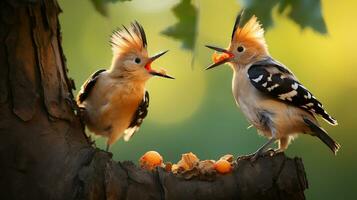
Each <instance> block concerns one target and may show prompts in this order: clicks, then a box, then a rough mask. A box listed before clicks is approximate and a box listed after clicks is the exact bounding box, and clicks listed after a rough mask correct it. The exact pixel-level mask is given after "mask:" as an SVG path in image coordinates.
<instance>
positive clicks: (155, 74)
mask: <svg viewBox="0 0 357 200" xmlns="http://www.w3.org/2000/svg"><path fill="white" fill-rule="evenodd" d="M168 51H169V50H166V51H163V52H161V53H158V54H156V55H154V56H152V57H150V58H149V61H148V62H147V64H146V65H145V69H146V70H147V71H148V72H149V73H150V74H151V75H153V76H160V77H163V78H169V79H175V78H174V77H172V76H169V75H167V74H166V73H164V72H160V71H156V70H154V69H152V68H151V63H152V62H154V61H155V60H156V59H158V58H160V57H161V56H163V55H164V54H165V53H167V52H168Z"/></svg>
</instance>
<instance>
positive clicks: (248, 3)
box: [241, 0, 279, 30]
mask: <svg viewBox="0 0 357 200" xmlns="http://www.w3.org/2000/svg"><path fill="white" fill-rule="evenodd" d="M241 3H242V5H243V7H244V8H245V10H244V15H243V17H244V18H243V19H242V24H244V23H245V22H247V20H249V18H250V17H251V16H253V15H255V16H257V17H258V19H259V21H260V22H261V23H262V25H263V27H264V29H266V30H267V29H269V28H270V27H272V26H273V25H274V22H273V17H272V10H273V8H274V7H275V6H276V5H278V3H279V0H241Z"/></svg>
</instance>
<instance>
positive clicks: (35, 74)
mask: <svg viewBox="0 0 357 200" xmlns="http://www.w3.org/2000/svg"><path fill="white" fill-rule="evenodd" d="M60 12H61V10H60V8H59V6H58V4H57V2H56V0H47V1H40V0H2V1H0V69H1V71H0V137H1V139H0V198H1V199H172V200H174V199H296V200H298V199H304V198H305V197H304V190H305V189H306V188H307V181H306V176H305V171H304V168H303V164H302V161H301V159H299V158H295V159H290V158H287V157H285V155H284V154H278V155H276V156H274V157H264V158H262V159H259V160H258V161H257V162H256V163H254V164H252V163H250V162H248V161H246V160H240V161H238V163H237V165H236V166H235V168H234V171H233V172H232V173H230V174H228V175H217V176H216V177H215V178H214V180H212V181H203V180H199V179H195V178H194V179H192V180H185V179H183V178H180V177H177V176H175V175H173V174H172V173H167V172H165V171H163V170H162V169H158V170H157V171H154V172H150V171H146V170H143V169H140V168H138V167H136V166H135V165H134V164H132V163H131V162H115V161H113V160H112V159H111V154H110V153H107V152H103V151H101V150H98V149H95V148H93V147H92V146H91V145H90V143H89V141H88V139H87V137H86V136H85V133H84V128H83V124H82V123H81V121H80V119H79V117H78V116H77V115H76V108H77V107H76V104H75V103H74V101H73V94H72V89H73V88H74V85H73V81H71V80H70V79H69V78H68V76H67V68H66V65H65V57H64V55H63V51H62V47H61V35H60V26H59V22H58V14H59V13H60Z"/></svg>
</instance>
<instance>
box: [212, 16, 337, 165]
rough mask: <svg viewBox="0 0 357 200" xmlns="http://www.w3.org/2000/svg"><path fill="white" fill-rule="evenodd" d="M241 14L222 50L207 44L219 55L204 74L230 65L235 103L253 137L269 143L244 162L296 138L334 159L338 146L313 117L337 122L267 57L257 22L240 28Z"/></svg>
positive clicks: (267, 53) (311, 95)
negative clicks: (315, 141) (317, 144)
mask: <svg viewBox="0 0 357 200" xmlns="http://www.w3.org/2000/svg"><path fill="white" fill-rule="evenodd" d="M242 15H243V11H241V12H240V13H239V14H238V16H237V18H236V22H235V25H234V28H233V32H232V36H231V42H230V44H229V46H228V48H227V49H223V48H219V47H214V46H210V45H206V47H208V48H210V49H213V50H215V51H217V52H220V54H217V53H215V54H213V60H214V63H213V64H211V65H210V66H208V67H207V68H206V69H212V68H214V67H216V66H219V65H222V64H224V63H229V65H230V67H231V68H232V69H233V80H232V91H233V96H234V98H235V101H236V104H237V105H238V106H239V107H240V109H241V111H242V112H243V114H244V116H245V117H246V118H247V120H248V122H249V123H250V124H252V125H253V126H254V127H256V129H257V130H258V133H259V134H261V135H263V136H266V137H268V138H270V139H269V140H268V142H266V143H265V144H264V145H263V146H262V147H260V148H259V149H258V150H257V151H256V152H255V153H254V154H252V155H250V156H249V157H250V158H251V159H252V160H255V159H257V158H258V157H259V156H261V155H264V154H266V153H268V152H269V153H271V151H270V150H269V151H266V150H267V149H268V147H269V146H270V145H271V144H272V143H273V142H275V141H278V149H277V150H275V151H273V152H282V151H284V150H286V149H287V148H288V146H289V143H290V142H291V140H292V139H293V138H294V137H295V136H296V135H297V134H298V133H304V134H309V135H312V136H316V137H318V138H319V139H320V140H321V141H322V142H323V143H325V144H326V145H327V146H328V147H329V148H330V149H331V150H332V151H333V153H334V154H336V152H337V151H338V149H339V148H340V144H338V143H337V142H336V141H334V140H333V139H332V138H331V137H330V136H329V135H328V134H327V132H326V131H325V130H324V129H323V128H322V127H321V126H320V125H319V123H318V121H317V120H316V116H317V115H319V116H321V117H322V118H323V119H324V120H326V121H327V122H328V123H330V124H331V125H337V121H336V120H335V119H334V118H332V117H331V116H330V115H329V114H328V113H327V112H326V111H325V109H324V108H323V105H322V104H321V102H320V101H319V100H317V99H316V97H315V96H314V95H313V94H312V93H311V92H310V91H309V90H308V89H306V87H304V86H303V85H302V84H301V83H300V82H299V81H298V79H297V78H296V76H295V75H294V74H293V73H292V72H291V71H290V70H289V69H288V68H287V67H286V66H284V65H283V64H281V63H280V62H278V61H276V60H275V59H274V58H272V57H271V56H270V54H269V52H268V48H267V44H266V41H265V39H264V30H263V28H262V27H261V24H260V23H259V22H258V21H257V18H256V17H255V16H252V17H251V18H250V19H249V20H248V22H247V23H245V24H244V25H242V26H241V24H240V23H241V19H242Z"/></svg>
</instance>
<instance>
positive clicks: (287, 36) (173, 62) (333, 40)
mask: <svg viewBox="0 0 357 200" xmlns="http://www.w3.org/2000/svg"><path fill="white" fill-rule="evenodd" d="M179 2H180V1H179V0H165V1H162V0H133V1H131V2H123V3H121V2H120V3H115V4H110V5H109V6H108V11H107V13H108V17H104V16H103V15H101V14H100V13H99V12H98V11H96V10H95V8H94V6H93V4H92V3H91V2H90V1H89V0H76V1H73V0H59V3H60V5H61V7H62V9H63V14H61V16H60V20H61V25H62V32H63V45H64V51H65V55H66V57H67V65H68V68H69V74H70V76H71V77H72V78H73V79H74V80H75V83H76V86H77V91H78V89H79V88H80V86H81V85H82V83H83V82H84V81H85V80H86V79H87V78H88V76H90V74H91V73H93V72H94V71H96V70H97V69H100V68H103V67H104V68H105V67H108V66H109V65H110V62H111V57H112V53H111V50H110V46H109V43H108V39H109V35H110V33H111V32H112V30H113V29H115V28H116V27H119V26H121V25H122V24H124V25H129V23H130V22H131V21H133V20H138V21H139V22H140V23H141V24H142V25H143V26H144V28H145V31H146V34H147V37H148V50H149V54H150V55H153V54H154V53H157V52H159V51H161V50H166V49H170V52H169V53H168V54H166V55H165V56H163V57H162V58H160V59H159V60H158V61H156V62H155V63H154V65H153V66H154V67H156V68H158V67H159V68H160V67H164V68H166V69H167V70H168V73H169V74H171V75H173V76H175V77H176V80H174V81H172V80H166V79H159V78H153V79H151V80H150V81H149V83H148V85H147V89H148V90H149V91H150V97H151V104H150V108H149V109H150V110H149V115H148V117H147V118H146V120H145V122H144V124H143V126H142V128H141V129H140V131H139V132H138V133H136V134H135V135H134V137H133V138H132V140H131V141H130V142H127V143H126V142H123V141H122V140H121V141H119V142H118V143H116V144H115V145H113V146H112V148H111V151H112V152H113V154H114V159H116V160H132V161H137V160H138V159H139V157H140V156H141V155H142V154H143V153H145V152H146V151H149V150H156V151H158V152H160V153H161V154H162V155H163V157H164V159H165V160H166V161H173V162H176V161H178V160H179V159H180V157H181V154H182V153H185V152H190V151H192V152H194V153H195V154H197V155H198V156H199V158H200V159H217V158H219V157H220V156H221V155H224V154H227V153H231V154H234V155H241V154H247V153H251V152H254V151H255V150H256V149H257V148H258V147H259V146H260V145H262V144H263V143H264V142H265V141H266V139H265V138H263V137H260V136H258V135H257V134H256V130H255V129H254V128H251V129H247V127H248V126H249V124H248V123H247V122H246V120H245V118H244V117H243V115H242V114H241V112H240V111H239V109H238V108H237V107H236V105H235V103H234V99H233V97H232V94H231V78H232V72H231V69H230V68H229V67H228V66H222V67H220V68H218V69H216V70H213V71H204V70H203V69H204V67H205V66H207V65H208V64H209V63H211V54H212V53H213V52H212V51H210V50H208V49H207V48H205V47H204V44H207V43H208V44H214V45H217V46H222V47H224V46H227V45H228V42H229V41H230V34H231V29H232V26H233V24H234V19H235V16H236V14H237V12H238V11H239V10H240V8H241V5H240V4H239V2H237V1H235V0H224V1H217V0H201V1H198V0H197V1H193V2H194V4H195V6H196V7H198V8H199V12H198V13H197V15H198V16H199V19H198V27H197V34H198V35H197V40H196V48H195V50H194V51H189V50H184V49H182V48H181V46H182V43H181V42H180V41H179V40H175V39H172V38H170V37H168V36H165V35H163V34H161V32H162V31H163V30H165V29H167V28H168V27H170V26H173V25H175V24H176V23H177V22H178V21H177V18H176V17H175V15H174V13H173V12H172V10H171V9H172V8H173V7H174V6H176V5H177V4H178V3H179ZM355 8H357V1H354V0H346V1H339V2H337V1H328V0H324V1H322V2H321V12H322V15H323V17H324V20H325V23H326V27H327V30H328V33H327V34H321V33H319V32H318V31H315V30H313V29H312V28H311V27H305V28H304V29H301V27H300V26H299V25H297V24H296V23H295V22H294V21H292V20H290V19H289V18H287V17H286V14H284V12H289V9H291V8H287V10H286V11H284V12H283V14H278V13H279V10H278V9H279V8H278V6H274V7H273V10H272V19H273V20H274V26H273V27H271V28H270V29H269V30H268V31H267V33H266V39H267V43H268V45H269V49H270V53H271V54H272V55H273V57H275V58H276V59H277V60H279V61H281V62H282V63H284V64H285V65H287V66H289V67H290V69H291V70H292V71H294V72H295V74H296V75H297V76H298V77H299V79H300V81H301V82H302V83H304V85H305V86H306V87H308V88H309V89H310V90H311V91H312V92H313V93H314V95H315V96H317V97H318V98H319V99H320V100H321V101H322V102H323V103H324V105H325V108H327V110H328V111H329V112H330V114H332V115H333V116H335V117H336V118H337V119H338V121H339V125H338V126H337V127H331V126H329V125H328V124H326V123H325V122H322V125H323V126H324V128H325V129H326V130H327V131H328V132H329V133H330V135H331V136H332V137H333V138H335V139H336V140H337V141H339V142H340V143H341V144H342V148H341V150H340V152H338V156H334V155H333V154H332V153H331V152H330V150H329V149H328V148H327V147H326V146H325V145H324V144H323V143H321V142H320V141H319V140H317V139H316V138H313V137H310V136H300V137H299V138H298V139H297V140H295V141H294V142H293V143H292V144H291V145H290V148H289V149H288V150H287V152H286V153H287V154H288V155H289V156H291V157H293V156H299V157H302V158H303V160H304V164H305V168H306V171H307V176H308V179H309V185H310V189H309V190H307V192H306V194H307V198H308V199H355V196H356V192H357V183H356V179H357V162H356V161H357V160H356V153H357V133H356V131H357V122H356V120H357V117H356V115H357V106H356V103H357V93H356V90H357V84H356V80H357V78H356V75H355V73H357V59H356V47H357V38H356V36H357V24H356V21H355V20H356V19H357V12H356V11H355ZM303 12H305V13H304V15H305V14H307V13H309V12H317V11H311V10H303ZM310 14H311V13H310ZM313 14H314V13H313ZM320 32H323V31H321V30H320ZM192 56H194V62H193V63H194V64H193V66H191V61H192ZM77 91H76V92H77ZM96 143H97V146H98V147H100V148H104V146H105V140H104V139H103V138H97V139H96Z"/></svg>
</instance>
